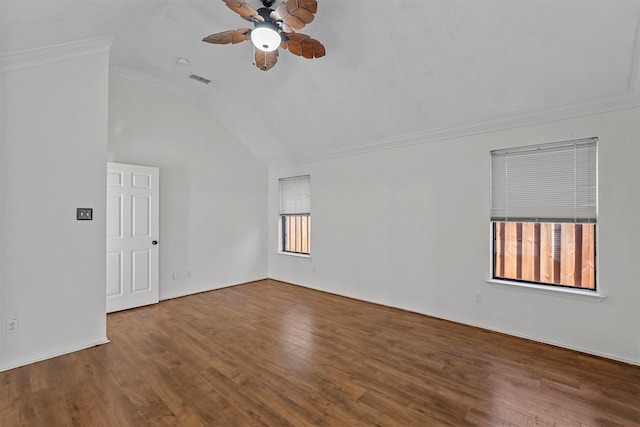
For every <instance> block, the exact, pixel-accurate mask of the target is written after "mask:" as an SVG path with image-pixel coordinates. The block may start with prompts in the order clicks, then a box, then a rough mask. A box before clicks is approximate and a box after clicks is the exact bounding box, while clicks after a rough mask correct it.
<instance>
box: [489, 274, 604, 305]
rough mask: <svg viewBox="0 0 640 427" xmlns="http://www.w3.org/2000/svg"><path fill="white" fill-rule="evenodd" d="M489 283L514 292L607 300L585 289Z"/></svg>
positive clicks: (507, 281) (508, 282) (505, 282)
mask: <svg viewBox="0 0 640 427" xmlns="http://www.w3.org/2000/svg"><path fill="white" fill-rule="evenodd" d="M487 283H488V284H490V285H493V286H498V287H504V288H509V289H513V290H519V291H525V292H534V293H540V294H547V295H557V296H563V297H569V298H577V299H586V300H592V301H596V302H601V301H603V300H604V299H605V298H606V295H602V294H600V293H598V292H594V291H587V290H583V289H571V288H562V287H559V286H545V285H536V284H534V283H521V282H514V281H510V280H500V279H487Z"/></svg>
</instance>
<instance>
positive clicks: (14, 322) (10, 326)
mask: <svg viewBox="0 0 640 427" xmlns="http://www.w3.org/2000/svg"><path fill="white" fill-rule="evenodd" d="M6 332H7V334H16V333H18V319H9V320H7V329H6Z"/></svg>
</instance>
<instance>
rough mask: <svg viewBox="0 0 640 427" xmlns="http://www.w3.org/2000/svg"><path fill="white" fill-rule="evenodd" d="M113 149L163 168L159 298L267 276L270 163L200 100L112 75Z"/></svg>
mask: <svg viewBox="0 0 640 427" xmlns="http://www.w3.org/2000/svg"><path fill="white" fill-rule="evenodd" d="M108 152H109V161H113V162H120V163H130V164H140V165H147V166H157V167H159V168H160V239H159V241H160V298H161V299H166V298H172V297H176V296H181V295H186V294H191V293H195V292H201V291H206V290H211V289H216V288H220V287H223V286H229V285H235V284H239V283H244V282H248V281H252V280H256V279H262V278H265V277H266V276H267V259H268V256H267V226H266V224H267V223H266V220H267V188H268V184H267V182H268V171H267V167H266V166H265V165H264V164H263V163H262V162H260V161H259V160H258V159H257V158H256V157H255V156H254V155H253V154H251V153H250V152H249V151H248V150H247V149H246V148H245V147H244V146H243V145H242V144H240V143H239V142H238V141H237V140H236V139H235V138H233V137H232V136H231V135H230V134H229V133H228V132H227V131H226V130H225V128H224V126H223V125H222V124H221V123H219V122H218V121H216V119H215V118H213V116H212V115H211V113H210V112H209V111H208V110H207V109H206V108H204V107H203V106H202V105H201V104H199V103H197V102H196V101H194V100H191V99H188V98H185V97H181V96H177V95H174V94H172V93H170V92H166V91H164V90H161V89H159V88H157V87H155V86H152V85H149V84H146V83H141V82H137V81H133V80H130V79H127V78H124V77H112V78H111V85H110V97H109V148H108ZM187 270H189V271H191V277H187V275H186V272H187ZM173 272H177V273H179V274H180V279H178V280H174V279H173Z"/></svg>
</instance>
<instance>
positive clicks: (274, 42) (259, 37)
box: [251, 26, 282, 52]
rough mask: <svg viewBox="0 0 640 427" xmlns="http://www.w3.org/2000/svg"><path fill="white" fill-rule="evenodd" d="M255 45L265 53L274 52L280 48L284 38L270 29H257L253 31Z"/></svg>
mask: <svg viewBox="0 0 640 427" xmlns="http://www.w3.org/2000/svg"><path fill="white" fill-rule="evenodd" d="M251 41H252V42H253V45H254V46H255V47H256V48H257V49H260V50H263V51H265V52H273V51H274V50H276V49H277V48H278V46H280V43H281V42H282V38H281V37H280V34H278V32H277V31H276V30H274V29H272V28H270V27H267V26H264V27H256V28H254V29H253V30H251Z"/></svg>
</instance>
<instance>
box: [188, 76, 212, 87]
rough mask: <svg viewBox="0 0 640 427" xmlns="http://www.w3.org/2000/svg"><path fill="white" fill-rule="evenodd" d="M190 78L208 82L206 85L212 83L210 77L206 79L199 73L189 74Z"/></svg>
mask: <svg viewBox="0 0 640 427" xmlns="http://www.w3.org/2000/svg"><path fill="white" fill-rule="evenodd" d="M189 78H190V79H193V80H195V81H197V82H200V83H204V84H206V85H208V84H209V83H211V80H209V79H205V78H204V77H202V76H199V75H197V74H191V75H190V76H189Z"/></svg>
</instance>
